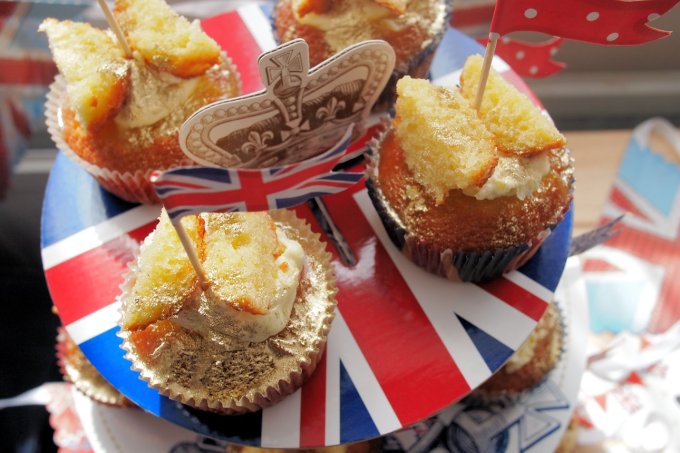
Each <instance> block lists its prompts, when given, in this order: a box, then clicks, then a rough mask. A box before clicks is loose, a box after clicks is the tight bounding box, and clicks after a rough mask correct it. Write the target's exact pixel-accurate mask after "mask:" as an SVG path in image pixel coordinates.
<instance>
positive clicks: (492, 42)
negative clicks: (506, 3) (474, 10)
mask: <svg viewBox="0 0 680 453" xmlns="http://www.w3.org/2000/svg"><path fill="white" fill-rule="evenodd" d="M500 37H501V35H499V34H498V33H489V42H488V43H487V44H486V52H485V53H484V62H483V63H482V73H481V74H480V76H479V86H478V87H477V96H476V97H475V106H474V107H475V110H477V111H479V108H480V107H481V106H482V97H484V89H485V88H486V82H487V80H489V71H491V61H492V60H493V55H494V53H495V52H496V43H497V42H498V38H500Z"/></svg>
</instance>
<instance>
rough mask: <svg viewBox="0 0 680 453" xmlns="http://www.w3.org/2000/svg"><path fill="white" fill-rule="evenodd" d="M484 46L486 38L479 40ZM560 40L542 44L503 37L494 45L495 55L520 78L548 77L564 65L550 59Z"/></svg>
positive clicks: (487, 40)
mask: <svg viewBox="0 0 680 453" xmlns="http://www.w3.org/2000/svg"><path fill="white" fill-rule="evenodd" d="M477 41H479V42H480V43H481V44H483V45H486V44H487V43H488V42H489V39H488V38H480V39H478V40H477ZM563 41H564V40H563V39H562V38H556V37H554V38H551V39H548V40H547V41H543V42H537V43H533V42H525V41H520V40H518V39H511V38H508V37H507V36H504V37H503V38H501V39H500V40H499V41H498V44H497V45H496V54H497V55H498V56H499V57H501V58H502V59H503V60H505V62H506V63H508V64H509V65H510V67H511V68H512V69H513V71H515V72H516V73H517V74H519V75H520V76H522V77H533V78H541V77H549V76H551V75H554V74H556V73H558V72H560V71H561V70H562V69H564V68H565V66H566V65H565V64H564V63H562V62H559V61H555V60H553V59H552V57H553V55H555V53H557V50H558V49H559V48H560V46H561V45H562V42H563Z"/></svg>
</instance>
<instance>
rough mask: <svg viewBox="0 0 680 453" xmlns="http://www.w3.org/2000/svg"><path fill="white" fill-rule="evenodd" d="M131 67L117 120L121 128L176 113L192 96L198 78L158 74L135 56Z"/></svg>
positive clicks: (156, 120)
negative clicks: (126, 91)
mask: <svg viewBox="0 0 680 453" xmlns="http://www.w3.org/2000/svg"><path fill="white" fill-rule="evenodd" d="M131 61H132V64H131V65H130V68H131V69H130V88H129V91H128V94H127V97H126V99H125V102H124V103H123V106H122V108H121V109H120V111H119V112H118V114H117V115H116V117H115V119H114V121H115V122H116V123H117V124H118V125H119V126H121V127H125V128H135V127H144V126H150V125H152V124H154V123H156V122H158V121H160V120H162V119H163V118H165V117H166V116H168V115H170V114H171V113H172V112H174V111H175V110H177V109H179V108H180V107H181V106H182V104H184V102H185V101H186V100H187V99H188V98H189V96H191V93H192V92H193V91H194V89H195V88H196V84H197V83H198V77H193V78H190V79H182V78H180V77H175V76H173V75H172V74H169V73H167V72H163V71H157V70H155V69H153V68H151V67H150V66H148V65H147V64H146V63H144V62H143V61H141V59H140V57H139V55H138V54H135V56H134V58H133V59H132V60H131Z"/></svg>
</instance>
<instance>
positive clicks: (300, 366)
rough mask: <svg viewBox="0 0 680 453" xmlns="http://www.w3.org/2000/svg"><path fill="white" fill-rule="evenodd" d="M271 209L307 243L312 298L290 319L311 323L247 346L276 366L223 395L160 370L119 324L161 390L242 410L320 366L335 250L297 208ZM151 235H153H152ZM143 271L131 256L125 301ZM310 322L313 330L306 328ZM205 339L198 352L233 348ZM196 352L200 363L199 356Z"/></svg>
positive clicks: (210, 406)
mask: <svg viewBox="0 0 680 453" xmlns="http://www.w3.org/2000/svg"><path fill="white" fill-rule="evenodd" d="M271 215H272V217H273V218H274V220H275V221H276V223H277V224H279V225H282V226H283V227H284V228H287V229H288V230H289V231H290V232H292V233H290V234H291V235H294V237H295V239H296V240H298V241H299V242H300V243H301V244H302V246H303V249H304V250H305V254H306V256H307V263H306V265H305V269H304V271H303V276H302V279H303V281H302V282H301V284H303V285H306V286H307V288H308V289H306V290H305V293H304V294H305V295H306V296H307V298H308V299H309V300H298V301H296V303H295V305H294V307H293V312H292V314H291V320H290V322H289V325H300V324H306V326H304V327H302V328H300V327H297V329H299V331H297V330H294V328H286V329H284V330H283V331H282V332H280V333H279V334H277V335H275V336H273V337H271V338H269V339H268V340H265V341H264V342H262V343H253V344H251V345H250V346H248V349H250V348H252V349H254V350H256V351H257V352H258V353H265V354H266V356H267V357H268V358H271V359H272V360H273V361H274V362H275V363H276V367H275V369H274V371H268V372H267V373H268V374H266V375H265V376H264V377H262V378H260V376H256V377H253V379H254V380H255V379H257V380H260V381H261V383H260V384H259V385H257V386H255V387H253V388H252V389H250V390H248V391H247V392H245V394H244V395H243V397H242V398H218V397H216V396H211V395H217V394H218V393H219V392H220V390H221V389H220V388H213V387H211V386H210V385H206V386H205V388H195V387H194V386H191V385H185V384H183V383H181V382H178V380H179V379H176V380H175V379H173V380H171V379H168V374H166V373H163V372H159V369H158V367H154V366H153V365H148V364H146V363H145V362H144V361H143V360H141V359H140V358H139V356H138V355H137V353H136V350H135V347H134V345H133V344H132V343H131V342H130V341H129V334H130V332H129V331H125V330H122V329H121V330H119V331H118V336H119V337H120V338H121V339H122V340H123V341H122V344H121V347H122V348H123V350H124V351H125V358H126V359H127V360H129V361H130V363H131V369H132V370H134V371H136V372H138V373H139V375H140V378H141V379H143V380H144V381H146V382H147V383H148V384H149V386H150V387H152V388H154V389H156V390H157V391H158V392H159V393H160V394H162V395H164V396H167V397H168V398H170V399H172V400H174V401H177V402H179V403H182V404H186V405H188V406H192V407H194V408H197V409H201V410H206V411H212V412H217V413H221V414H230V415H233V414H242V413H247V412H253V411H258V410H261V409H263V408H265V407H269V406H272V405H274V404H276V403H278V402H279V401H281V400H282V399H283V398H284V397H285V396H287V395H289V394H291V393H293V392H294V391H295V390H297V389H298V388H300V387H301V386H302V384H303V383H304V382H305V381H306V380H307V379H308V378H309V376H311V374H312V373H313V372H314V370H315V369H316V366H317V364H318V363H319V360H320V359H321V356H322V354H323V351H324V347H325V345H326V338H327V337H328V332H329V331H330V326H331V322H332V320H333V317H334V316H335V306H336V302H335V294H336V293H337V288H336V286H335V283H334V277H333V271H332V267H331V255H330V253H328V252H327V251H326V250H325V244H324V243H323V242H321V241H320V238H319V235H318V234H316V233H313V232H312V231H311V229H310V227H309V225H308V224H307V223H306V222H305V221H304V220H302V219H299V218H298V217H297V216H296V215H295V214H294V213H293V212H292V211H286V210H279V211H271ZM146 240H147V241H148V240H150V236H149V237H147V239H146ZM142 247H144V245H142ZM138 271H139V269H138V267H137V264H136V260H133V261H131V262H130V265H129V270H128V273H127V276H126V278H125V281H124V282H123V284H122V285H121V296H120V300H121V301H124V300H125V295H126V294H130V292H131V290H132V288H133V286H134V284H135V277H134V276H135V275H136V274H137V273H138ZM123 303H124V302H123ZM121 309H124V306H122V305H121ZM308 327H309V331H307V328H308ZM310 336H312V337H313V338H314V339H313V340H312V341H311V342H309V341H308V340H307V339H308V338H309V337H310ZM306 340H307V343H308V344H306V346H305V347H304V348H300V347H298V346H297V345H289V343H290V342H294V343H301V344H303V343H304V342H305V341H306ZM200 341H201V346H199V347H198V348H197V349H198V350H199V354H200V352H201V351H210V352H211V353H213V352H217V354H213V356H218V357H221V356H223V357H228V356H229V354H230V351H229V350H228V349H227V348H226V347H225V346H223V345H218V344H217V343H216V342H213V341H211V340H209V339H207V338H202V339H201V340H200ZM275 344H280V345H284V346H283V347H286V346H285V345H287V344H288V347H289V348H290V349H291V350H292V351H293V352H291V355H290V356H286V354H281V353H280V352H278V353H277V352H276V348H278V347H281V346H276V345H275ZM178 352H182V351H175V350H174V349H170V351H166V352H165V353H164V354H163V355H164V356H166V357H167V356H172V357H173V359H172V360H173V364H174V363H177V362H176V361H175V360H176V359H177V358H178V357H177V353H178ZM206 354H207V352H206ZM208 357H209V356H208V355H206V356H205V357H204V358H205V360H203V364H205V362H207V361H208ZM197 358H198V359H199V364H200V363H201V361H200V357H197ZM213 366H214V365H213ZM204 368H205V367H204ZM210 368H211V366H208V367H207V368H205V369H204V371H205V372H209V371H210ZM190 372H191V374H193V373H194V372H198V371H197V370H196V369H192V370H190ZM194 382H195V381H194Z"/></svg>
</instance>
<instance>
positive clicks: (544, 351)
mask: <svg viewBox="0 0 680 453" xmlns="http://www.w3.org/2000/svg"><path fill="white" fill-rule="evenodd" d="M563 333H564V330H563V327H562V322H561V318H560V314H559V310H558V309H557V307H556V306H555V304H554V303H553V304H550V305H548V308H546V310H545V313H543V316H542V317H541V319H540V320H539V321H538V323H537V324H536V327H535V328H534V330H533V331H532V332H531V333H530V334H529V337H528V338H527V339H526V341H525V342H524V343H522V345H521V346H520V347H519V349H517V351H515V353H514V354H513V355H511V356H510V358H509V359H508V361H507V362H505V365H503V366H502V367H501V368H500V369H499V370H498V371H497V372H496V373H495V374H494V375H493V376H491V378H490V379H488V380H487V381H486V382H484V383H483V384H482V385H481V386H479V387H478V388H477V389H475V391H474V394H473V395H471V398H475V397H481V398H483V399H485V400H489V399H497V398H504V397H511V398H512V397H517V396H519V395H520V394H521V393H522V392H524V391H527V390H529V389H531V388H533V387H535V386H536V385H538V384H539V383H540V382H541V381H542V380H543V379H544V378H545V376H546V375H547V374H548V373H549V372H550V371H551V370H552V369H553V368H554V367H555V365H556V364H557V362H558V361H559V359H560V356H561V354H562V352H561V351H562V337H563Z"/></svg>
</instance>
